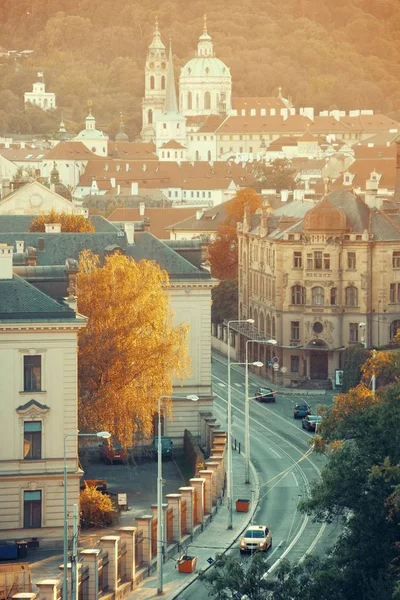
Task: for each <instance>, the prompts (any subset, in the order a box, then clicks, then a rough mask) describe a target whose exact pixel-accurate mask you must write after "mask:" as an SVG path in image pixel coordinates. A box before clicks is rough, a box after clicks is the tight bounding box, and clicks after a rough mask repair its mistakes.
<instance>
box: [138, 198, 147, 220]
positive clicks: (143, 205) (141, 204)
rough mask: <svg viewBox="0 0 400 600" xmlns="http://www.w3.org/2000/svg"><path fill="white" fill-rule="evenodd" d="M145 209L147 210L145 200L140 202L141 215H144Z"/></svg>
mask: <svg viewBox="0 0 400 600" xmlns="http://www.w3.org/2000/svg"><path fill="white" fill-rule="evenodd" d="M145 210H146V205H145V203H144V202H141V203H140V204H139V215H140V216H141V217H144V211H145Z"/></svg>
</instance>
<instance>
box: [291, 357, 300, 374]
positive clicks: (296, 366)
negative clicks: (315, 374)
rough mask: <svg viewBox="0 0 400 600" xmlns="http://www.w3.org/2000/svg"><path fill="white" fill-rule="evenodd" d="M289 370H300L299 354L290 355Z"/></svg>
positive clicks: (296, 371) (295, 371)
mask: <svg viewBox="0 0 400 600" xmlns="http://www.w3.org/2000/svg"><path fill="white" fill-rule="evenodd" d="M290 370H291V372H292V373H298V372H299V370H300V356H291V357H290Z"/></svg>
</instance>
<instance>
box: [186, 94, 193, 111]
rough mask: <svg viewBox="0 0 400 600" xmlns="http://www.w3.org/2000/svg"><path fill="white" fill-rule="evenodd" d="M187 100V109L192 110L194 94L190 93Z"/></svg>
mask: <svg viewBox="0 0 400 600" xmlns="http://www.w3.org/2000/svg"><path fill="white" fill-rule="evenodd" d="M187 99H188V103H187V107H188V108H189V109H191V108H192V92H188V95H187Z"/></svg>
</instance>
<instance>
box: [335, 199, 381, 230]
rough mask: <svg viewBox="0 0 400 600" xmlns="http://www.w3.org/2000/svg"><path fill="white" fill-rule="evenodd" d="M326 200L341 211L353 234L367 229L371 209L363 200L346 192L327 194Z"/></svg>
mask: <svg viewBox="0 0 400 600" xmlns="http://www.w3.org/2000/svg"><path fill="white" fill-rule="evenodd" d="M328 198H329V200H330V202H331V203H332V204H333V205H334V206H336V207H337V208H340V209H341V210H343V212H344V213H345V215H346V217H347V223H348V224H349V225H350V227H351V230H352V232H353V233H362V232H363V231H364V230H365V229H369V215H370V210H371V209H370V208H369V207H368V206H367V205H366V204H365V202H364V200H362V199H361V198H359V197H358V196H354V195H353V194H352V193H351V192H348V191H347V190H334V191H332V192H329V194H328Z"/></svg>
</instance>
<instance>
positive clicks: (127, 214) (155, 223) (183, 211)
mask: <svg viewBox="0 0 400 600" xmlns="http://www.w3.org/2000/svg"><path fill="white" fill-rule="evenodd" d="M196 210H197V209H196V208H154V207H153V208H152V207H149V208H147V207H145V209H144V215H141V214H140V208H116V209H115V210H114V211H113V212H112V213H111V215H110V216H109V217H108V220H109V221H111V222H112V223H115V222H116V223H123V222H124V221H143V219H145V218H147V219H148V220H149V231H150V233H152V234H153V235H154V236H155V237H157V238H158V239H160V240H165V239H169V237H170V236H169V233H168V232H167V231H166V228H167V227H169V226H171V225H174V224H175V223H178V222H179V221H182V220H183V219H187V218H189V217H192V216H194V215H195V214H196Z"/></svg>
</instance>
